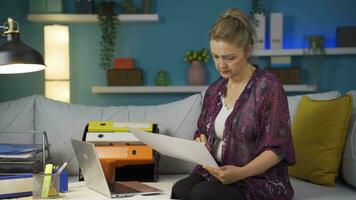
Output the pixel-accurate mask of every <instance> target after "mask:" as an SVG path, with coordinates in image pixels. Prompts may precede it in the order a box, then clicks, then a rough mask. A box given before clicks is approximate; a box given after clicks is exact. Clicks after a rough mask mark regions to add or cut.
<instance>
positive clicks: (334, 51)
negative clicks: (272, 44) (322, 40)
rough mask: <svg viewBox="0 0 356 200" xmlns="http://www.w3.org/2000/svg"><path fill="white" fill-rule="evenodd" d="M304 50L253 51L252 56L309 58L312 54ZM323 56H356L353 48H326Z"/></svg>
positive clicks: (355, 50)
mask: <svg viewBox="0 0 356 200" xmlns="http://www.w3.org/2000/svg"><path fill="white" fill-rule="evenodd" d="M305 51H306V50H305V49H278V50H255V51H254V52H253V55H254V56H257V57H267V56H311V55H314V54H311V53H307V52H305ZM325 55H356V48H355V47H344V48H326V49H325Z"/></svg>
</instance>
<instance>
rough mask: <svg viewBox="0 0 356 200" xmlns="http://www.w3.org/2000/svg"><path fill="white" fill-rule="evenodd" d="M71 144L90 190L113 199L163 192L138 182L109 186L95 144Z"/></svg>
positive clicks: (120, 182)
mask: <svg viewBox="0 0 356 200" xmlns="http://www.w3.org/2000/svg"><path fill="white" fill-rule="evenodd" d="M71 142H72V146H73V149H74V152H75V156H76V158H77V160H78V163H79V167H80V169H81V170H82V174H83V176H84V180H85V182H86V185H87V186H88V188H90V189H92V190H95V191H97V192H99V193H101V194H103V195H105V196H107V197H111V198H120V197H129V196H134V195H148V194H159V193H162V192H163V191H162V190H159V189H157V188H154V187H151V186H149V185H146V184H144V183H141V182H138V181H127V182H125V181H119V182H114V183H112V184H108V183H107V182H106V179H105V175H104V172H103V170H102V168H101V164H100V161H99V157H98V155H97V153H96V151H95V146H94V144H91V143H87V142H82V141H79V140H75V139H71Z"/></svg>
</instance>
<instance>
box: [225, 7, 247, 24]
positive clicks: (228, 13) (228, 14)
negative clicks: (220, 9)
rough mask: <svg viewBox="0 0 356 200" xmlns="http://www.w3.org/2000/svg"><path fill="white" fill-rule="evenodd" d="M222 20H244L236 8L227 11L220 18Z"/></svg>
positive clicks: (241, 13)
mask: <svg viewBox="0 0 356 200" xmlns="http://www.w3.org/2000/svg"><path fill="white" fill-rule="evenodd" d="M221 17H222V18H232V19H236V20H239V21H241V20H242V19H244V18H245V14H244V13H243V12H242V11H241V10H239V9H236V8H231V9H227V10H226V11H225V13H224V14H223V15H222V16H221Z"/></svg>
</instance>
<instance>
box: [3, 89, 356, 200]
mask: <svg viewBox="0 0 356 200" xmlns="http://www.w3.org/2000/svg"><path fill="white" fill-rule="evenodd" d="M349 94H351V95H352V96H353V113H352V116H351V120H350V126H349V131H348V135H347V139H346V144H345V150H344V153H343V158H342V167H340V176H339V178H338V179H337V181H336V185H335V186H334V187H325V186H321V185H317V184H314V183H311V182H307V181H304V180H300V179H296V178H293V177H291V182H292V185H293V187H294V190H295V197H294V199H330V200H331V199H333V200H337V199H340V200H342V199H345V200H346V199H356V189H355V188H356V157H355V154H356V134H355V132H356V130H355V128H354V127H355V126H356V123H355V121H356V117H355V116H356V91H350V92H349ZM340 95H341V94H340V93H339V92H337V91H331V92H325V93H319V94H308V96H309V97H310V98H312V99H319V100H323V99H333V98H336V97H339V96H340ZM203 96H204V92H202V93H200V94H194V95H191V96H189V97H187V98H184V99H182V100H179V101H175V102H171V103H167V104H162V105H154V106H86V105H77V104H66V103H61V102H57V101H53V100H50V99H47V98H46V97H44V96H41V95H33V96H28V97H24V98H20V99H16V100H12V101H7V102H2V103H0V131H5V132H6V131H29V130H32V131H33V130H38V131H46V132H47V134H48V139H49V143H50V145H51V146H50V149H51V154H52V157H53V162H54V163H55V164H61V163H63V162H64V161H66V160H67V159H68V158H70V157H71V156H73V155H74V153H73V149H72V147H71V144H70V138H75V139H78V140H81V138H82V134H83V131H84V127H85V126H86V124H87V123H88V122H89V121H92V120H102V121H140V122H143V121H144V122H156V123H158V126H159V130H160V134H166V135H169V136H173V137H180V138H185V139H192V138H193V133H194V131H195V130H196V127H197V120H198V117H199V113H200V110H201V106H202V99H203ZM300 99H301V95H298V96H288V103H289V111H290V115H291V119H293V117H294V115H295V113H296V110H297V109H298V103H299V101H300ZM5 139H6V138H4V137H3V136H2V135H1V134H0V141H5ZM28 140H29V138H27V137H18V138H16V142H18V143H21V142H25V141H26V142H28ZM159 166H160V167H159V174H160V178H159V181H162V184H164V187H163V188H166V190H167V191H166V192H167V193H169V190H170V188H171V186H172V185H173V183H174V182H175V181H176V180H178V179H179V178H182V177H184V176H186V175H188V174H189V173H190V172H191V171H192V169H193V167H194V166H195V164H194V163H190V162H187V161H182V160H177V159H174V158H170V157H166V156H161V159H160V163H159ZM78 169H79V168H78V163H77V161H76V159H73V160H71V161H70V162H69V164H68V166H67V168H66V170H67V171H68V172H69V174H70V175H78Z"/></svg>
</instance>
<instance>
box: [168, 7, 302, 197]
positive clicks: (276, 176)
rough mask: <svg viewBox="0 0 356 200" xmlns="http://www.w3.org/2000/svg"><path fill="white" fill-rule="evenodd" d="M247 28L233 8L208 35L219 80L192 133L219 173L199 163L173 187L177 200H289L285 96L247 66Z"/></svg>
mask: <svg viewBox="0 0 356 200" xmlns="http://www.w3.org/2000/svg"><path fill="white" fill-rule="evenodd" d="M254 35H255V34H254V29H253V27H252V25H251V24H250V23H249V21H248V18H247V16H246V15H245V14H244V13H243V12H241V11H240V10H238V9H230V10H227V11H226V12H225V14H223V15H222V16H221V17H219V18H218V19H217V21H216V22H215V23H214V24H213V26H212V27H211V30H210V49H211V53H212V55H213V58H214V62H215V65H216V68H217V70H218V71H219V73H220V75H221V78H220V79H219V80H217V81H216V82H214V83H213V84H211V85H210V87H209V88H208V90H207V92H206V94H205V97H204V102H203V108H202V111H201V114H200V117H199V121H198V130H197V132H196V133H195V136H194V138H195V140H196V141H197V142H204V143H206V145H207V147H208V149H209V150H210V152H211V153H212V155H213V156H214V158H215V159H216V160H217V162H218V163H219V166H220V167H219V168H212V167H210V166H200V165H198V166H197V167H196V168H195V169H194V171H193V173H192V174H191V175H190V176H189V177H187V178H185V179H182V180H180V181H178V182H177V183H175V185H174V186H173V188H172V198H178V199H188V200H193V199H199V200H205V199H211V200H213V199H221V200H229V199H234V200H240V199H247V200H250V199H256V200H263V199H273V200H278V199H283V200H285V199H292V198H293V194H294V192H293V188H292V186H291V184H290V181H289V178H288V165H292V164H294V162H295V157H294V149H293V144H292V139H291V129H290V119H289V111H288V103H287V98H286V95H285V93H284V90H283V87H282V84H281V83H280V81H279V80H278V79H277V78H276V76H274V75H273V74H271V73H268V72H265V71H262V70H260V69H258V68H256V67H255V66H253V65H251V64H250V63H249V61H248V58H249V57H250V56H251V53H252V50H253V45H254Z"/></svg>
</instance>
